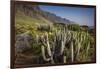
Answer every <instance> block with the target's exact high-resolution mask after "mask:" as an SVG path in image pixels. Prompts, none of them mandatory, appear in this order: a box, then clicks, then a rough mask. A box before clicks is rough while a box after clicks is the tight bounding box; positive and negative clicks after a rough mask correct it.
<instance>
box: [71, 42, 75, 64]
mask: <svg viewBox="0 0 100 69" xmlns="http://www.w3.org/2000/svg"><path fill="white" fill-rule="evenodd" d="M71 61H72V62H73V61H74V47H73V41H72V42H71Z"/></svg>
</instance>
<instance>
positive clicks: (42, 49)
mask: <svg viewBox="0 0 100 69" xmlns="http://www.w3.org/2000/svg"><path fill="white" fill-rule="evenodd" d="M41 51H42V57H43V59H44V60H45V61H50V58H46V55H45V48H44V46H41Z"/></svg>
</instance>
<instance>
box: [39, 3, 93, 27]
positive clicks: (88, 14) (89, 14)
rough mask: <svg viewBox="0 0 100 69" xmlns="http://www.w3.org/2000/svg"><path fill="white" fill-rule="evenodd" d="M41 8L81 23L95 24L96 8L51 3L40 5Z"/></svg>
mask: <svg viewBox="0 0 100 69" xmlns="http://www.w3.org/2000/svg"><path fill="white" fill-rule="evenodd" d="M40 8H41V9H42V10H45V11H48V12H51V13H54V14H56V15H57V16H60V17H62V18H66V19H69V20H71V21H74V22H75V23H77V24H80V25H88V26H94V8H83V7H68V6H51V5H40Z"/></svg>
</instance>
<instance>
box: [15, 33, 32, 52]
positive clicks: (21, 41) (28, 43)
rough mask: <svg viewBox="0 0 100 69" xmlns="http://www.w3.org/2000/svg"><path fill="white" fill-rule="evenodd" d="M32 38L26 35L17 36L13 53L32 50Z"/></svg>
mask: <svg viewBox="0 0 100 69" xmlns="http://www.w3.org/2000/svg"><path fill="white" fill-rule="evenodd" d="M32 43H33V38H32V36H30V35H28V34H19V35H17V36H16V44H15V51H16V53H22V52H24V51H26V50H28V49H31V48H32Z"/></svg>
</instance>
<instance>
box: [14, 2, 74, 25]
mask: <svg viewBox="0 0 100 69" xmlns="http://www.w3.org/2000/svg"><path fill="white" fill-rule="evenodd" d="M16 17H18V18H21V19H22V18H23V20H25V21H28V22H34V23H65V24H71V23H72V21H70V20H68V19H65V18H61V17H59V16H56V15H55V14H53V13H50V12H47V11H44V10H41V8H40V7H39V6H37V5H30V4H16ZM25 17H26V18H25ZM26 19H31V20H26Z"/></svg>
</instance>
